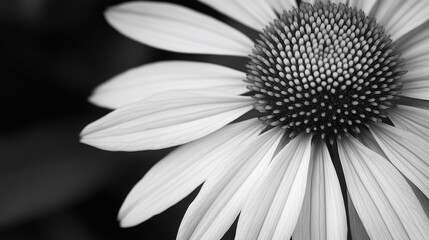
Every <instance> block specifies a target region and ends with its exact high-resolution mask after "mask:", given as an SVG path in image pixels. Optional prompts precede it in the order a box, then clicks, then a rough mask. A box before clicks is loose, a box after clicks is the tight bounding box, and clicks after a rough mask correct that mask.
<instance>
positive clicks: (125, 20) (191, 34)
mask: <svg viewBox="0 0 429 240" xmlns="http://www.w3.org/2000/svg"><path fill="white" fill-rule="evenodd" d="M106 19H107V20H108V22H109V23H110V24H111V25H112V26H113V27H115V28H116V29H117V30H118V31H119V32H121V33H123V34H124V35H126V36H128V37H130V38H132V39H134V40H136V41H139V42H142V43H145V44H147V45H150V46H153V47H157V48H161V49H164V50H169V51H173V52H185V53H203V54H223V55H237V56H247V55H248V54H249V53H250V52H251V50H252V46H253V42H252V41H251V40H250V39H249V38H248V37H246V36H245V35H244V34H242V33H240V32H239V31H237V30H235V29H234V28H232V27H230V26H228V25H226V24H224V23H222V22H220V21H218V20H216V19H214V18H212V17H209V16H206V15H204V14H201V13H198V12H195V11H194V10H191V9H188V8H186V7H183V6H180V5H176V4H172V3H159V2H128V3H124V4H121V5H118V6H116V7H112V8H110V9H109V10H108V11H107V12H106Z"/></svg>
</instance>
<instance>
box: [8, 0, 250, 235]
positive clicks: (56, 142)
mask: <svg viewBox="0 0 429 240" xmlns="http://www.w3.org/2000/svg"><path fill="white" fill-rule="evenodd" d="M120 2H121V1H117V0H90V1H89V0H73V1H66V0H2V1H0V30H1V34H0V42H1V44H0V59H1V60H0V61H1V63H0V66H1V74H2V76H1V77H0V79H1V81H0V82H1V85H0V103H1V117H0V119H1V124H0V128H1V129H0V131H1V135H0V141H1V142H0V152H1V156H0V239H2V240H9V239H14V240H15V239H16V240H20V239H32V240H38V239H43V240H45V239H46V240H50V239H52V240H54V239H55V240H56V239H83V240H93V239H175V235H176V232H177V229H178V227H179V224H180V220H181V218H182V216H183V214H184V213H185V211H186V208H187V206H188V205H189V203H190V202H191V201H192V199H193V197H195V194H196V192H197V191H195V192H194V193H193V194H192V195H191V196H190V197H188V198H186V199H184V200H183V201H181V202H180V203H179V204H178V205H176V206H174V207H172V208H170V209H169V210H167V211H166V212H164V213H162V214H161V215H159V216H155V217H154V218H152V219H150V220H149V221H147V222H145V223H142V224H140V225H138V226H137V227H133V228H128V229H121V228H120V227H119V224H118V222H117V220H116V214H117V212H118V210H119V208H120V206H121V203H122V201H123V199H124V198H125V197H126V195H127V193H128V192H129V190H130V189H131V188H132V187H133V186H134V184H135V183H136V182H137V181H138V180H139V179H140V178H141V177H142V176H143V175H144V173H145V172H147V171H148V169H149V168H150V167H151V166H153V165H154V164H155V163H156V162H157V161H158V160H159V159H160V158H161V157H162V156H164V155H165V154H166V153H167V152H168V151H170V150H171V149H169V150H161V151H144V152H134V153H121V152H106V151H102V150H98V149H95V148H92V147H90V146H86V145H83V144H81V143H79V132H80V131H81V129H82V128H83V127H84V126H85V125H86V124H88V123H90V122H92V121H95V120H96V119H98V118H99V117H101V116H103V115H104V114H106V113H108V112H109V111H108V110H106V109H101V108H98V107H95V106H92V105H91V104H89V103H88V102H87V98H88V97H89V95H90V94H91V91H92V90H93V89H94V88H95V87H96V86H97V85H98V84H100V83H102V82H104V81H106V80H107V79H109V78H111V77H112V76H114V75H116V74H119V73H121V72H123V71H124V70H126V69H129V68H131V67H135V66H139V65H142V64H144V63H148V62H153V61H158V60H163V59H198V60H202V61H212V62H213V61H214V62H221V63H222V64H233V65H234V66H236V67H237V68H240V67H242V66H243V65H242V61H241V60H240V61H236V60H237V59H235V60H234V59H231V58H228V59H224V58H222V57H214V56H192V55H186V54H173V53H171V52H166V51H161V50H157V49H153V48H151V47H148V46H146V45H143V44H140V43H137V42H134V41H132V40H129V39H128V38H126V37H124V36H122V35H120V34H119V33H117V32H116V31H115V30H114V29H113V28H111V27H110V26H109V25H108V24H107V23H106V21H105V20H104V17H103V12H104V10H105V9H106V8H107V7H108V6H112V5H115V4H118V3H120ZM170 2H171V1H170ZM177 2H179V1H177ZM180 2H181V4H182V5H183V4H184V5H187V6H189V7H192V8H194V9H197V10H199V11H202V12H205V13H208V14H210V15H212V16H215V17H217V18H221V19H222V20H224V21H225V20H226V21H229V22H231V20H230V19H227V18H225V17H223V16H221V15H220V14H219V13H216V12H214V11H213V10H210V9H209V8H207V7H204V6H202V5H201V4H197V3H195V2H194V1H188V2H184V1H180ZM231 23H232V24H233V25H234V24H235V25H238V24H237V23H236V22H233V21H232V22H231ZM226 60H228V61H229V62H226ZM231 61H232V62H231ZM232 234H233V233H229V234H228V236H229V237H228V238H230V237H231V236H232Z"/></svg>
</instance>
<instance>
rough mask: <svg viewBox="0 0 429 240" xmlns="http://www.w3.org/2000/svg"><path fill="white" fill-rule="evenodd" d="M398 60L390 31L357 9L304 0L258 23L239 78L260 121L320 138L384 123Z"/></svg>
mask: <svg viewBox="0 0 429 240" xmlns="http://www.w3.org/2000/svg"><path fill="white" fill-rule="evenodd" d="M402 65H403V64H402V60H401V59H400V58H399V54H398V53H397V52H396V51H395V49H394V45H393V43H392V40H391V39H390V36H389V35H387V34H386V33H385V32H384V29H383V27H382V26H380V25H378V24H377V22H376V20H375V19H374V18H370V17H367V16H366V15H365V13H364V12H363V11H361V10H358V9H356V8H351V7H349V6H347V5H345V4H342V3H341V4H338V5H337V4H333V3H321V2H318V3H316V4H314V5H311V4H307V3H303V4H301V6H300V7H299V8H297V9H294V10H292V11H289V12H284V13H283V14H282V15H281V16H280V17H279V19H276V20H274V22H272V23H270V24H269V25H268V26H267V27H266V28H265V29H264V31H263V32H262V34H261V35H260V38H259V39H258V40H257V43H256V44H255V48H254V50H253V54H252V55H250V61H249V63H248V65H247V69H248V74H247V79H246V82H248V88H249V90H251V93H252V96H253V97H254V98H255V99H256V104H255V105H254V107H255V108H256V109H257V110H258V111H260V112H261V113H263V114H262V115H263V116H262V117H261V120H262V121H264V122H265V123H266V124H268V125H271V126H281V127H283V128H286V129H288V130H289V132H290V136H291V137H293V136H295V135H297V134H299V133H301V132H304V131H305V132H307V133H313V134H320V135H321V136H322V138H325V137H333V136H338V135H341V134H343V133H346V132H356V133H358V132H360V128H362V127H363V126H364V125H367V124H369V123H371V122H380V121H383V119H384V118H385V117H386V111H385V110H386V109H388V108H390V107H392V106H393V105H394V101H395V99H396V98H397V97H395V95H397V93H398V91H399V90H400V78H401V77H402V76H403V74H404V73H405V72H404V71H403V70H402Z"/></svg>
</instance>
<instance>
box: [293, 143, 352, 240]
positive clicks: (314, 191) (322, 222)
mask: <svg viewBox="0 0 429 240" xmlns="http://www.w3.org/2000/svg"><path fill="white" fill-rule="evenodd" d="M293 239H294V240H306V239H312V240H323V239H325V240H342V239H343V240H346V239H347V218H346V211H345V207H344V200H343V197H342V194H341V188H340V183H339V182H338V177H337V173H336V172H335V168H334V165H333V164H332V160H331V157H330V155H329V152H328V148H327V147H326V145H325V143H324V142H322V141H320V140H314V141H313V146H312V151H311V159H310V171H309V175H308V181H307V190H306V193H305V198H304V203H303V206H302V209H301V214H300V217H299V220H298V224H297V226H296V228H295V231H294V234H293Z"/></svg>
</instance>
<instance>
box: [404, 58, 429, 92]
mask: <svg viewBox="0 0 429 240" xmlns="http://www.w3.org/2000/svg"><path fill="white" fill-rule="evenodd" d="M428 63H429V61H426V62H425V61H423V62H420V61H419V62H417V63H409V64H407V63H406V66H405V67H404V69H406V70H407V71H408V72H407V73H406V74H405V75H404V76H403V77H402V78H401V82H402V83H403V85H402V88H401V93H400V95H401V96H405V97H410V98H417V99H423V100H429V68H428V67H427V64H428Z"/></svg>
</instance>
